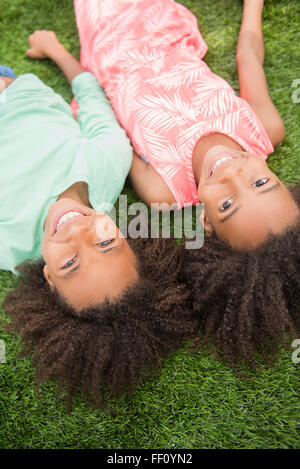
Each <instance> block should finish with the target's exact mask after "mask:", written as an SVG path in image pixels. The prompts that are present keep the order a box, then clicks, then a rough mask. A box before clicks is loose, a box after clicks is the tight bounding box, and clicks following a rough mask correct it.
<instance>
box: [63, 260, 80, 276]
mask: <svg viewBox="0 0 300 469" xmlns="http://www.w3.org/2000/svg"><path fill="white" fill-rule="evenodd" d="M79 267H80V263H78V264H77V265H75V267H73V269H70V270H68V272H67V273H66V274H65V275H64V276H63V278H67V277H69V276H70V275H72V274H73V273H74V272H76V270H78V269H79Z"/></svg>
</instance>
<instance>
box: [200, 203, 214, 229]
mask: <svg viewBox="0 0 300 469" xmlns="http://www.w3.org/2000/svg"><path fill="white" fill-rule="evenodd" d="M200 221H201V223H202V225H203V227H204V231H205V233H206V234H207V235H209V236H211V235H212V234H213V232H214V227H213V226H212V224H211V222H210V219H209V218H208V216H207V213H206V210H205V207H203V210H202V212H201V215H200Z"/></svg>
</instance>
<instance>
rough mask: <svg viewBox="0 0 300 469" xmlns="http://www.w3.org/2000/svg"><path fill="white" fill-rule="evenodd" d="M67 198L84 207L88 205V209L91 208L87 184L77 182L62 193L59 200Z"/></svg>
mask: <svg viewBox="0 0 300 469" xmlns="http://www.w3.org/2000/svg"><path fill="white" fill-rule="evenodd" d="M65 197H66V198H68V199H73V200H75V201H76V202H79V203H80V204H82V205H86V206H87V207H91V204H90V201H89V193H88V186H87V184H86V183H85V182H76V183H75V184H73V185H72V186H71V187H69V188H68V189H66V190H65V191H64V192H62V193H61V194H60V195H59V196H58V197H57V200H59V199H63V198H65Z"/></svg>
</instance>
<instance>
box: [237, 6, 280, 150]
mask: <svg viewBox="0 0 300 469" xmlns="http://www.w3.org/2000/svg"><path fill="white" fill-rule="evenodd" d="M263 3H264V1H263V0H244V11H243V18H242V24H241V29H240V34H239V39H238V45H237V52H236V63H237V67H238V76H239V83H240V96H241V97H242V98H244V99H245V100H246V101H247V102H248V103H249V104H250V106H251V107H252V108H253V110H254V111H255V112H256V114H257V116H258V117H259V119H260V120H261V122H262V124H263V126H264V128H265V130H266V132H267V134H268V136H269V138H270V140H271V142H272V144H273V146H276V145H278V144H279V143H280V142H281V141H282V140H283V138H284V124H283V122H282V119H281V117H280V115H279V113H278V111H277V109H276V107H275V106H274V104H273V102H272V100H271V98H270V95H269V91H268V85H267V80H266V76H265V72H264V68H263V64H264V41H263V34H262V9H263Z"/></svg>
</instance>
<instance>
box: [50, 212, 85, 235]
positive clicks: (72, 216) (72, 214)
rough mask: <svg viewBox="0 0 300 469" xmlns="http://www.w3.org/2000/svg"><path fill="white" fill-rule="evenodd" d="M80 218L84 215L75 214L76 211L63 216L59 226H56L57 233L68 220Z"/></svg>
mask: <svg viewBox="0 0 300 469" xmlns="http://www.w3.org/2000/svg"><path fill="white" fill-rule="evenodd" d="M79 216H82V213H79V212H75V211H73V212H68V213H66V214H65V215H63V216H62V217H61V218H60V219H59V221H58V223H57V225H56V231H57V229H58V228H59V227H60V226H61V225H63V224H64V223H65V222H66V221H67V220H69V219H70V218H74V217H79Z"/></svg>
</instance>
